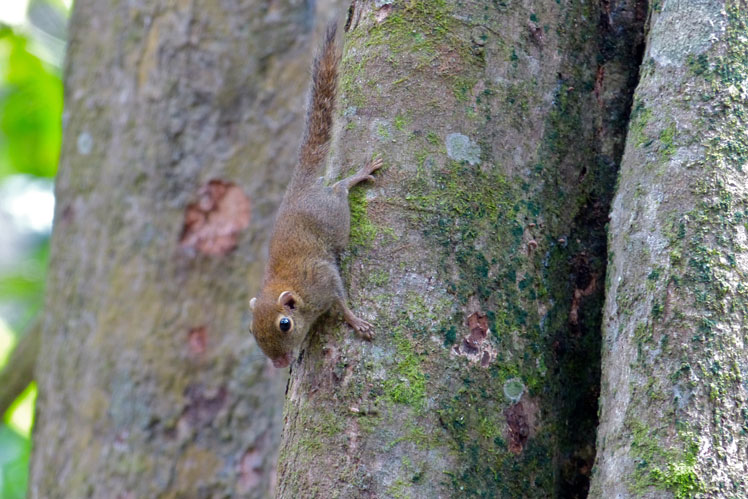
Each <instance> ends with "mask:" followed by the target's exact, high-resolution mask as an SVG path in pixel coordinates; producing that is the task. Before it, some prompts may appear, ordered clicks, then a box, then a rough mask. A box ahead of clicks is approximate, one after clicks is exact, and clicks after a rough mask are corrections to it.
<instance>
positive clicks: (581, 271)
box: [279, 0, 646, 498]
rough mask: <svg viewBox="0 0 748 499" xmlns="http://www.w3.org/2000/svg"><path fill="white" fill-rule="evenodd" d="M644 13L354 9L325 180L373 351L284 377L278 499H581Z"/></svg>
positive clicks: (490, 6)
mask: <svg viewBox="0 0 748 499" xmlns="http://www.w3.org/2000/svg"><path fill="white" fill-rule="evenodd" d="M645 5H646V2H636V1H609V2H607V1H606V2H600V3H598V2H586V3H582V2H558V1H556V0H548V1H539V2H533V3H532V6H528V5H527V4H520V3H518V2H501V1H493V2H478V1H457V0H449V1H448V0H436V1H428V2H427V1H400V2H382V1H360V0H359V1H356V2H353V6H352V8H351V10H350V11H349V14H350V15H349V19H348V21H347V23H346V26H347V36H346V48H345V55H344V59H343V65H342V70H341V83H340V85H341V90H342V97H341V99H340V100H341V102H340V103H339V116H338V120H337V130H336V141H335V144H334V145H333V148H332V155H331V161H330V167H329V169H328V170H329V171H328V177H329V178H330V179H334V178H339V177H341V176H343V175H344V174H346V173H348V172H350V171H353V170H355V169H356V168H357V167H358V166H359V165H361V164H362V163H363V162H364V161H366V160H367V159H369V158H370V157H372V156H373V155H376V154H380V155H382V156H383V157H384V159H385V164H386V166H385V168H383V169H382V170H381V171H380V172H379V173H377V175H376V177H377V180H376V183H375V184H374V185H373V186H366V187H363V188H360V187H359V188H356V189H355V190H354V192H353V193H352V195H351V209H352V220H353V224H352V240H351V247H350V251H349V253H348V254H346V255H345V256H344V258H343V268H344V271H345V275H346V280H347V288H348V290H349V294H350V302H351V306H352V308H353V309H354V310H355V311H356V312H357V313H359V314H360V315H361V316H362V317H363V318H364V319H366V320H368V321H370V322H373V323H374V324H375V326H376V331H377V336H376V338H375V339H374V341H373V342H372V343H366V342H363V341H361V340H359V339H358V338H357V337H356V336H355V335H354V334H353V333H352V332H351V331H349V329H348V328H347V327H346V326H344V325H342V324H341V321H340V319H339V318H334V317H331V318H327V319H325V320H324V321H322V322H321V323H320V325H319V327H318V328H317V330H316V331H315V332H313V334H310V336H309V338H308V340H307V342H306V343H305V345H304V346H303V347H302V351H301V352H300V355H299V357H298V359H297V360H296V361H295V362H294V363H293V364H292V375H291V380H290V385H289V388H288V390H287V393H288V395H287V401H286V407H285V427H284V436H283V440H282V443H281V454H280V455H281V457H280V464H279V474H280V475H279V496H280V497H284V498H296V497H406V496H410V497H473V496H479V497H497V496H499V497H549V496H560V497H585V495H586V492H587V487H588V484H589V472H590V469H591V466H592V462H593V459H594V454H595V450H594V445H595V427H596V423H597V418H596V411H597V396H598V389H599V374H600V372H599V370H600V365H599V346H600V342H599V339H600V336H599V327H600V318H601V315H600V310H601V308H602V302H603V290H604V289H603V282H604V275H605V262H606V235H605V224H606V222H607V214H608V206H609V201H610V199H611V198H612V192H613V185H614V182H615V178H616V173H617V165H618V161H619V160H620V157H621V154H622V150H623V144H624V137H625V131H626V123H627V116H628V110H629V108H630V99H631V95H632V92H633V88H634V86H635V84H636V80H637V68H638V63H639V57H640V50H639V48H638V47H639V46H640V44H641V43H640V42H641V39H642V31H643V23H644V20H645V15H646V8H645Z"/></svg>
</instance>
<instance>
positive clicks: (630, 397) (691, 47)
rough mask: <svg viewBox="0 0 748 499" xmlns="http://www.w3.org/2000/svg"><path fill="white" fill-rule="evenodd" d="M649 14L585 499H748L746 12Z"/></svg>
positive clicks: (614, 242) (741, 8)
mask: <svg viewBox="0 0 748 499" xmlns="http://www.w3.org/2000/svg"><path fill="white" fill-rule="evenodd" d="M746 8H747V7H746V4H745V2H739V1H737V0H730V1H718V0H699V1H693V2H683V1H673V0H670V1H664V2H653V3H652V10H651V19H650V29H649V33H648V38H647V49H646V54H645V62H644V64H643V66H642V68H643V69H642V78H641V83H640V85H639V87H638V89H637V91H636V97H635V102H634V107H633V111H632V119H631V125H630V129H629V134H628V140H627V146H626V152H625V155H624V159H623V164H622V169H621V175H620V179H619V188H618V193H617V195H616V199H615V202H614V205H613V212H612V217H611V222H610V234H611V236H610V245H611V248H610V254H611V269H610V272H609V278H608V284H607V288H608V294H607V301H606V304H605V311H604V317H605V320H604V349H603V365H604V370H603V384H602V397H601V400H602V405H601V415H600V418H601V424H600V429H599V433H598V449H599V454H598V460H597V467H596V473H595V478H594V488H593V493H592V496H594V497H603V496H605V497H631V496H637V497H673V496H675V497H693V496H700V497H745V491H746V489H748V483H746V482H747V481H748V480H747V479H746V477H748V458H747V457H746V456H747V455H748V454H747V453H748V433H747V432H748V409H746V398H747V395H748V394H747V393H746V390H747V386H746V381H745V380H746V376H748V348H747V347H746V329H745V314H746V308H747V305H748V298H746V282H747V279H746V277H747V276H746V274H747V273H748V260H747V259H746V258H747V257H748V253H747V250H746V247H747V244H746V225H745V222H746V204H745V203H746V202H745V199H746V192H745V190H746V187H745V186H746V185H748V178H746V171H745V169H746V159H747V158H748V153H747V152H746V151H748V140H747V139H746V135H745V127H746V123H745V112H746V98H748V86H747V82H748V80H747V79H746V78H747V77H748V41H747V40H746V29H747V28H748V26H747V25H748V12H747V11H746Z"/></svg>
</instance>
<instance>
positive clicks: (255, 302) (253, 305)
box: [249, 298, 257, 311]
mask: <svg viewBox="0 0 748 499" xmlns="http://www.w3.org/2000/svg"><path fill="white" fill-rule="evenodd" d="M255 305H257V298H252V299H251V300H249V309H250V310H252V311H254V309H255Z"/></svg>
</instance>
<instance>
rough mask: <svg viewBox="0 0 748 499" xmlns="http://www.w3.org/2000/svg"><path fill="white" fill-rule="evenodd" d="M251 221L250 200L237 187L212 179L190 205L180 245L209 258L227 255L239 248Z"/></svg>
mask: <svg viewBox="0 0 748 499" xmlns="http://www.w3.org/2000/svg"><path fill="white" fill-rule="evenodd" d="M250 218H251V209H250V203H249V198H248V197H247V196H246V195H245V194H244V192H243V191H242V190H241V189H240V188H239V187H238V186H237V185H236V184H233V183H231V182H224V181H222V180H211V181H210V182H208V183H207V184H206V185H204V186H202V187H201V188H200V190H199V191H198V199H197V201H195V202H194V203H191V204H190V205H189V206H187V209H186V210H185V214H184V227H183V229H182V236H181V238H180V240H179V244H180V245H181V246H182V247H183V248H192V249H195V250H197V251H199V252H200V253H203V254H206V255H225V254H226V253H229V252H230V251H232V250H233V249H234V248H236V246H237V244H238V243H237V241H238V236H239V234H240V233H241V231H243V230H244V229H246V228H247V227H248V226H249V221H250Z"/></svg>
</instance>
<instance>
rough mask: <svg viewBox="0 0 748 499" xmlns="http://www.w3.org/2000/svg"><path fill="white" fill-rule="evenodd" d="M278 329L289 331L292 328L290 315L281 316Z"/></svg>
mask: <svg viewBox="0 0 748 499" xmlns="http://www.w3.org/2000/svg"><path fill="white" fill-rule="evenodd" d="M278 329H280V330H281V331H283V332H284V333H287V332H289V331H290V330H291V319H289V318H288V317H281V320H279V321H278Z"/></svg>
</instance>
